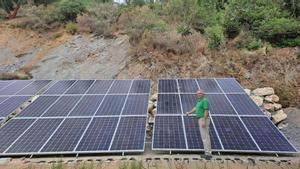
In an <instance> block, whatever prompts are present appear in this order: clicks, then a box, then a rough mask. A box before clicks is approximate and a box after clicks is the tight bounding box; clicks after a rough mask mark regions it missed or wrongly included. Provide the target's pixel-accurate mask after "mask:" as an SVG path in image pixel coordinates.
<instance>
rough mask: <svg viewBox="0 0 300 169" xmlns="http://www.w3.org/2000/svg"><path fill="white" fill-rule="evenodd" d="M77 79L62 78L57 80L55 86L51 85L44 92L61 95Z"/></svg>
mask: <svg viewBox="0 0 300 169" xmlns="http://www.w3.org/2000/svg"><path fill="white" fill-rule="evenodd" d="M75 81H76V80H61V81H58V82H56V83H55V84H54V85H53V86H51V87H50V88H49V89H48V90H46V91H45V93H44V94H51V95H59V94H63V93H64V92H66V90H68V89H69V88H70V87H71V86H72V85H73V83H75Z"/></svg>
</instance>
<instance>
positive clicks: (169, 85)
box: [158, 79, 178, 93]
mask: <svg viewBox="0 0 300 169" xmlns="http://www.w3.org/2000/svg"><path fill="white" fill-rule="evenodd" d="M177 92H178V87H177V81H176V80H170V79H164V80H159V82H158V93H177Z"/></svg>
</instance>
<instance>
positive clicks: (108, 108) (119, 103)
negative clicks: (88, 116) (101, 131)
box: [96, 95, 126, 115]
mask: <svg viewBox="0 0 300 169" xmlns="http://www.w3.org/2000/svg"><path fill="white" fill-rule="evenodd" d="M125 98H126V95H107V96H106V97H105V98H104V101H103V103H102V104H101V106H100V108H99V110H98V111H97V113H96V115H119V114H121V110H122V108H123V105H124V102H125Z"/></svg>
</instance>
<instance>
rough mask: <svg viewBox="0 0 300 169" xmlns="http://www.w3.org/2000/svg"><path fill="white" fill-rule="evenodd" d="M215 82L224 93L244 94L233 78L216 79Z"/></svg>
mask: <svg viewBox="0 0 300 169" xmlns="http://www.w3.org/2000/svg"><path fill="white" fill-rule="evenodd" d="M217 81H218V83H219V85H220V86H221V88H222V89H223V91H224V92H225V93H231V92H241V93H245V91H244V89H242V88H241V86H240V85H239V83H238V82H237V81H236V80H235V79H233V78H229V79H217Z"/></svg>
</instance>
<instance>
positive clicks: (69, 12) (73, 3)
mask: <svg viewBox="0 0 300 169" xmlns="http://www.w3.org/2000/svg"><path fill="white" fill-rule="evenodd" d="M85 10H86V8H85V6H84V4H83V3H82V2H81V0H62V1H61V2H60V3H59V13H60V14H61V15H62V16H63V21H76V18H77V15H81V14H83V13H84V12H85Z"/></svg>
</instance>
